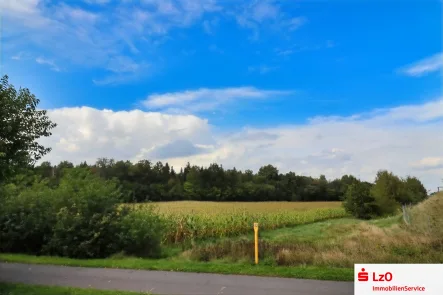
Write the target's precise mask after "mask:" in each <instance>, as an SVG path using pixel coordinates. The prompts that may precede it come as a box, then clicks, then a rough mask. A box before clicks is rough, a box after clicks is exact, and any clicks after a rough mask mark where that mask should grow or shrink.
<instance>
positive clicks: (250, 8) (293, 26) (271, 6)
mask: <svg viewBox="0 0 443 295" xmlns="http://www.w3.org/2000/svg"><path fill="white" fill-rule="evenodd" d="M246 3H247V4H241V5H239V6H238V8H237V9H236V10H235V11H233V12H231V13H230V14H231V15H233V16H234V17H235V20H236V21H237V24H238V25H239V26H241V27H244V28H248V29H251V30H252V31H253V35H252V36H251V39H252V40H257V39H258V38H259V35H260V31H261V28H263V27H265V26H266V27H269V28H271V29H273V30H274V31H275V32H285V31H295V30H297V29H299V28H300V27H301V26H303V25H304V24H306V23H307V18H306V17H302V16H299V17H294V16H290V15H288V14H287V13H285V12H284V10H285V9H283V8H282V7H281V5H280V3H279V2H278V1H275V0H263V1H249V2H246Z"/></svg>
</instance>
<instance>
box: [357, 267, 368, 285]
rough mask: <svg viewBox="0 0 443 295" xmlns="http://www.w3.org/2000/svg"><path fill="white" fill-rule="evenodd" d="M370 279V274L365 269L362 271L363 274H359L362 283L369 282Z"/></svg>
mask: <svg viewBox="0 0 443 295" xmlns="http://www.w3.org/2000/svg"><path fill="white" fill-rule="evenodd" d="M368 279H369V274H368V273H367V272H366V271H365V269H364V268H362V269H361V272H359V273H358V280H359V281H360V282H367V281H368Z"/></svg>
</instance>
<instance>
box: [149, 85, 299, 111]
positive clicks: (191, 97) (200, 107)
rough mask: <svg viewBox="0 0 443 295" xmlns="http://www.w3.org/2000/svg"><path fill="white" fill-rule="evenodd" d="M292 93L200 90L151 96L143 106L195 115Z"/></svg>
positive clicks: (227, 89)
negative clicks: (235, 103)
mask: <svg viewBox="0 0 443 295" xmlns="http://www.w3.org/2000/svg"><path fill="white" fill-rule="evenodd" d="M290 93H292V92H291V91H280V90H264V89H257V88H255V87H232V88H212V89H211V88H200V89H196V90H187V91H181V92H170V93H163V94H151V95H149V96H148V97H147V98H146V100H144V101H143V102H142V104H143V105H144V106H145V107H146V108H148V109H154V110H167V111H168V112H170V111H171V110H173V111H178V112H190V113H193V112H201V111H208V110H214V109H217V108H218V107H219V106H221V105H223V104H227V103H229V102H232V101H234V100H236V101H238V100H240V99H266V98H272V97H276V96H282V95H287V94H290Z"/></svg>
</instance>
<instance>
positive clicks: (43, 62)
mask: <svg viewBox="0 0 443 295" xmlns="http://www.w3.org/2000/svg"><path fill="white" fill-rule="evenodd" d="M35 62H36V63H38V64H41V65H48V66H49V67H50V69H51V70H53V71H55V72H60V68H59V67H58V66H57V65H56V64H55V62H54V61H53V60H49V59H46V58H43V57H37V58H36V59H35Z"/></svg>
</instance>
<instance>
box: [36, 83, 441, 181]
mask: <svg viewBox="0 0 443 295" xmlns="http://www.w3.org/2000/svg"><path fill="white" fill-rule="evenodd" d="M236 91H245V90H236ZM247 91H249V92H250V93H256V91H257V90H252V89H250V90H247ZM203 92H204V90H203ZM234 92H235V91H234ZM201 93H202V92H198V91H197V92H188V93H185V92H183V93H179V94H169V95H167V94H165V95H160V96H153V97H152V98H153V99H154V100H153V102H152V103H153V104H154V105H159V106H170V105H176V104H177V103H178V102H181V101H182V100H183V99H184V100H187V101H188V102H189V101H190V102H192V101H194V100H196V99H198V98H200V97H202V96H203V97H205V96H204V95H202V94H201ZM251 95H252V94H251ZM255 95H256V94H254V95H252V96H255ZM234 96H236V95H234ZM234 96H233V97H234ZM442 103H443V98H440V99H439V100H436V101H434V102H429V103H426V104H422V105H411V106H401V107H397V108H393V109H387V110H383V111H382V112H380V111H374V112H369V113H366V114H356V115H353V116H350V117H328V118H323V119H321V120H320V119H317V120H310V121H308V122H307V123H305V124H299V125H287V126H275V127H269V128H245V129H243V130H239V131H236V132H233V133H232V132H231V133H220V132H219V131H215V129H212V128H211V126H210V125H209V123H208V121H207V120H204V119H201V118H199V117H196V116H192V115H165V114H161V113H152V112H143V111H140V110H134V111H129V112H124V111H118V112H113V111H109V110H97V109H92V108H86V107H83V108H63V109H55V110H50V111H49V112H48V114H49V116H50V117H51V119H52V120H54V121H55V122H57V123H58V124H59V125H58V127H56V129H55V130H54V132H53V136H51V137H50V138H46V139H44V143H45V144H46V145H48V146H51V147H52V148H53V151H52V152H51V153H50V154H48V155H47V156H46V157H45V158H44V159H43V160H50V161H52V162H53V163H58V162H59V161H61V160H70V161H73V162H75V163H79V162H80V161H83V160H86V161H88V162H94V161H95V160H96V159H97V158H99V157H110V158H111V157H112V158H115V159H124V160H126V159H129V160H133V161H136V160H140V159H144V158H146V159H150V160H153V161H156V160H162V161H168V162H169V163H170V164H172V165H173V166H174V167H176V168H179V167H182V166H184V165H185V164H186V162H187V161H189V162H191V163H192V164H196V165H205V166H206V165H209V164H210V163H213V162H217V163H220V164H223V166H224V167H226V168H231V167H234V166H235V167H236V168H238V169H242V170H244V169H253V170H254V171H257V169H258V168H259V167H260V166H262V165H265V164H273V165H276V166H277V167H278V168H279V169H280V171H281V172H287V171H294V172H296V173H297V174H303V175H312V176H318V175H320V174H325V175H326V177H328V178H333V177H340V176H341V175H343V174H348V173H350V174H354V175H356V176H359V177H361V178H362V179H364V180H368V181H373V179H374V177H375V174H376V172H377V171H378V170H379V169H388V170H391V171H393V172H394V173H396V174H398V175H400V176H406V175H413V176H417V177H419V179H421V180H422V181H423V182H424V183H425V185H426V187H427V188H428V189H435V187H436V186H437V185H441V179H442V176H443V166H442V165H443V149H442V148H441V147H442V146H443V134H442V133H441V126H442V125H443V113H441V112H436V113H433V114H428V115H425V116H421V117H420V114H422V113H427V110H428V109H429V108H431V107H432V106H433V107H434V108H437V107H439V106H441V104H442Z"/></svg>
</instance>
